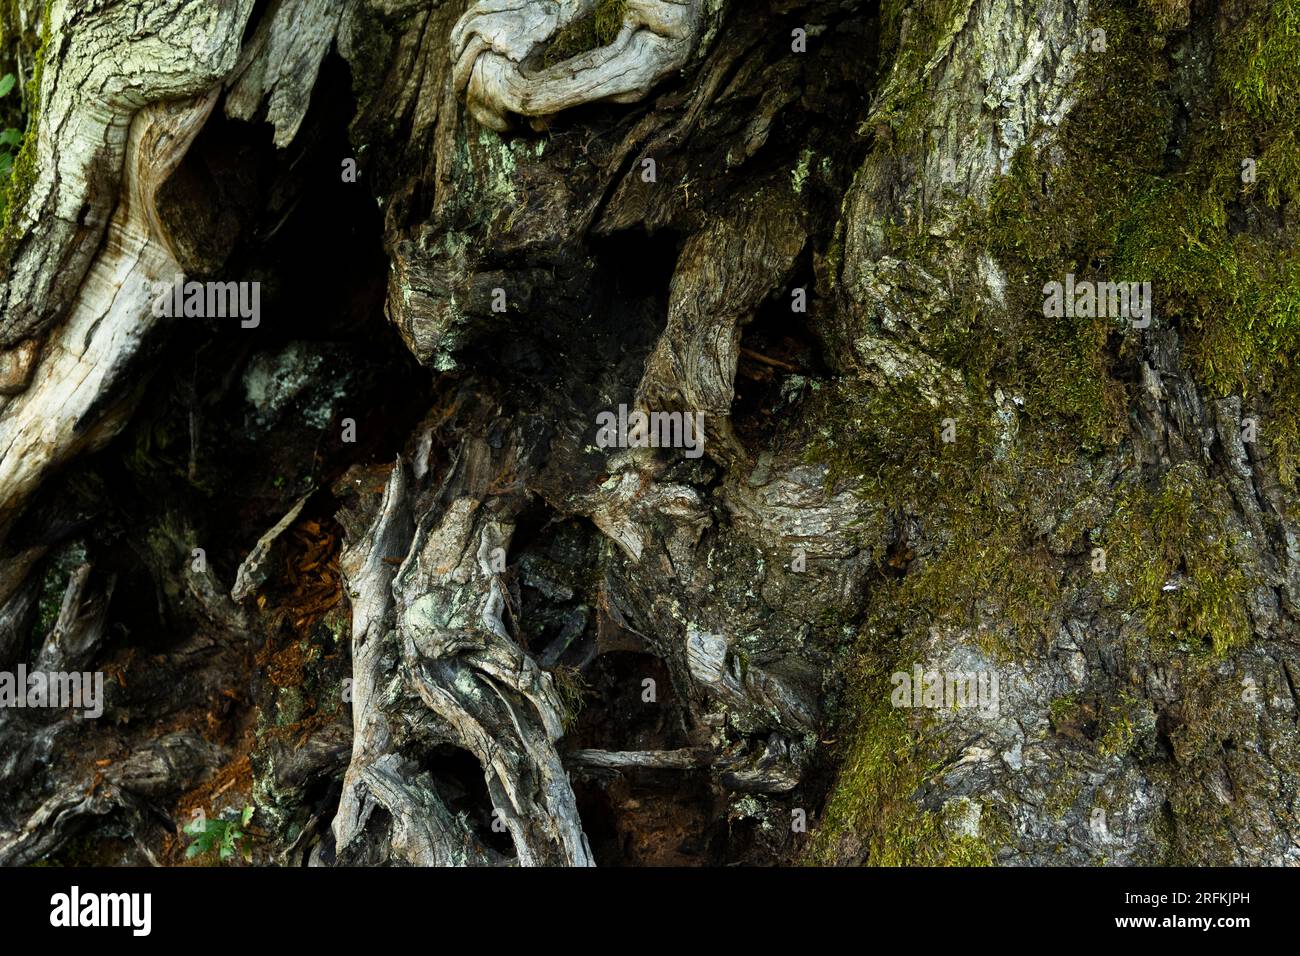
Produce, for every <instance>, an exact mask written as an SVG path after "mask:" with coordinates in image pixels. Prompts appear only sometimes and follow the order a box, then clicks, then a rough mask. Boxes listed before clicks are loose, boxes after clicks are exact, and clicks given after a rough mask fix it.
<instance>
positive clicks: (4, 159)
mask: <svg viewBox="0 0 1300 956" xmlns="http://www.w3.org/2000/svg"><path fill="white" fill-rule="evenodd" d="M17 85H18V78H17V77H15V76H14V75H13V74H12V73H6V74H5V75H4V76H3V77H0V99H4V98H5V97H6V96H8V95H9V94H10V93H12V92H13V89H14V87H15V86H17ZM22 142H23V131H22V130H20V129H14V128H13V127H9V128H7V129H4V130H0V189H3V188H4V184H5V183H8V182H9V175H10V173H12V172H13V170H14V160H15V159H16V158H17V156H18V147H19V146H21V145H22Z"/></svg>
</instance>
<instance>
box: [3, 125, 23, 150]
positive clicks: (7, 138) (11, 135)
mask: <svg viewBox="0 0 1300 956" xmlns="http://www.w3.org/2000/svg"><path fill="white" fill-rule="evenodd" d="M22 141H23V131H22V130H20V129H14V128H13V127H10V128H9V129H7V130H4V131H3V132H0V146H17V145H18V144H19V143H21V142H22Z"/></svg>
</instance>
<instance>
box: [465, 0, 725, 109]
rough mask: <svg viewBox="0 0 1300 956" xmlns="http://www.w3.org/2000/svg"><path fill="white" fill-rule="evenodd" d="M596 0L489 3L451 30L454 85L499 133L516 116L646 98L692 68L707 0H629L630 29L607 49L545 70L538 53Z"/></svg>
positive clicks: (474, 9)
mask: <svg viewBox="0 0 1300 956" xmlns="http://www.w3.org/2000/svg"><path fill="white" fill-rule="evenodd" d="M594 5H595V4H594V0H559V2H555V0H542V2H535V0H482V2H479V3H475V4H474V5H473V6H472V7H471V8H470V9H469V10H468V11H467V12H466V13H465V15H464V16H463V17H462V18H461V20H460V22H459V23H457V24H456V27H455V29H454V30H453V31H452V34H451V57H452V60H453V62H454V63H455V64H456V68H455V72H454V74H453V82H454V84H455V88H456V90H457V91H458V92H460V91H463V92H464V93H465V98H466V104H467V106H468V108H469V111H470V113H471V114H472V115H473V116H474V118H475V119H476V120H478V122H480V123H482V124H483V125H484V126H487V127H490V128H491V129H495V130H505V129H506V128H507V127H508V126H509V116H510V115H511V114H516V115H519V116H528V117H546V116H553V115H554V114H556V113H559V112H561V111H562V110H566V109H570V108H572V107H574V106H579V105H581V104H583V103H593V102H598V101H600V100H612V101H614V102H617V103H630V102H635V101H636V100H639V99H641V98H643V97H644V96H645V95H646V94H647V93H649V92H650V90H651V88H653V87H654V85H655V84H656V83H658V82H659V81H660V80H662V79H664V78H665V77H667V76H669V75H671V74H672V73H674V72H676V71H677V70H679V69H681V67H682V66H683V65H685V63H686V61H687V60H688V59H689V58H690V55H691V53H692V51H693V50H694V46H695V42H696V40H697V39H698V37H699V34H700V32H701V28H702V26H703V21H704V15H703V11H702V6H703V4H702V0H628V3H627V5H626V12H625V14H624V19H623V28H622V29H621V30H620V31H619V33H618V36H617V37H616V38H615V39H614V41H613V42H612V43H610V44H609V45H608V46H603V47H600V48H598V49H595V50H592V51H590V52H587V53H582V54H580V55H578V56H575V57H573V58H572V59H569V60H566V61H565V62H563V63H557V64H555V65H553V66H551V67H548V68H545V69H538V68H537V66H538V64H536V63H535V62H533V63H530V60H532V61H535V60H536V59H537V56H536V54H537V53H538V52H539V51H540V49H541V48H542V47H543V46H544V44H545V43H546V42H547V41H548V40H551V39H552V38H553V37H554V36H555V34H556V33H557V32H558V31H559V30H560V29H562V28H563V27H565V26H568V25H569V24H570V23H572V22H573V21H574V20H575V19H577V18H578V17H580V16H583V15H584V14H586V13H588V12H590V10H591V9H592V8H593V7H594Z"/></svg>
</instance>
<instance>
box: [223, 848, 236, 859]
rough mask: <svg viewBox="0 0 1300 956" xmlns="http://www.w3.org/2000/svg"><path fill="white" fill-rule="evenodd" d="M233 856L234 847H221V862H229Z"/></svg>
mask: <svg viewBox="0 0 1300 956" xmlns="http://www.w3.org/2000/svg"><path fill="white" fill-rule="evenodd" d="M234 855H235V848H234V847H229V846H223V847H222V848H221V859H223V860H229V859H230V858H231V857H232V856H234Z"/></svg>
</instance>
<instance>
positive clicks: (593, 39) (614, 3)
mask: <svg viewBox="0 0 1300 956" xmlns="http://www.w3.org/2000/svg"><path fill="white" fill-rule="evenodd" d="M626 12H627V0H597V3H596V6H595V7H594V8H593V9H592V11H591V12H590V13H588V14H587V15H586V16H582V17H578V18H577V19H576V20H574V21H573V22H572V23H570V24H568V25H567V26H565V27H564V28H563V29H561V30H560V31H559V32H558V33H556V35H555V39H553V40H552V41H551V45H550V46H549V47H547V48H546V55H545V56H544V57H543V62H544V63H545V65H546V66H554V65H555V64H556V63H563V62H564V61H565V60H571V59H573V57H575V56H578V55H579V54H582V53H586V52H588V51H589V50H595V49H597V48H598V47H602V46H607V45H609V44H610V43H613V42H614V40H615V39H616V38H617V37H618V34H619V31H620V30H622V29H623V15H624V14H625V13H626Z"/></svg>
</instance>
